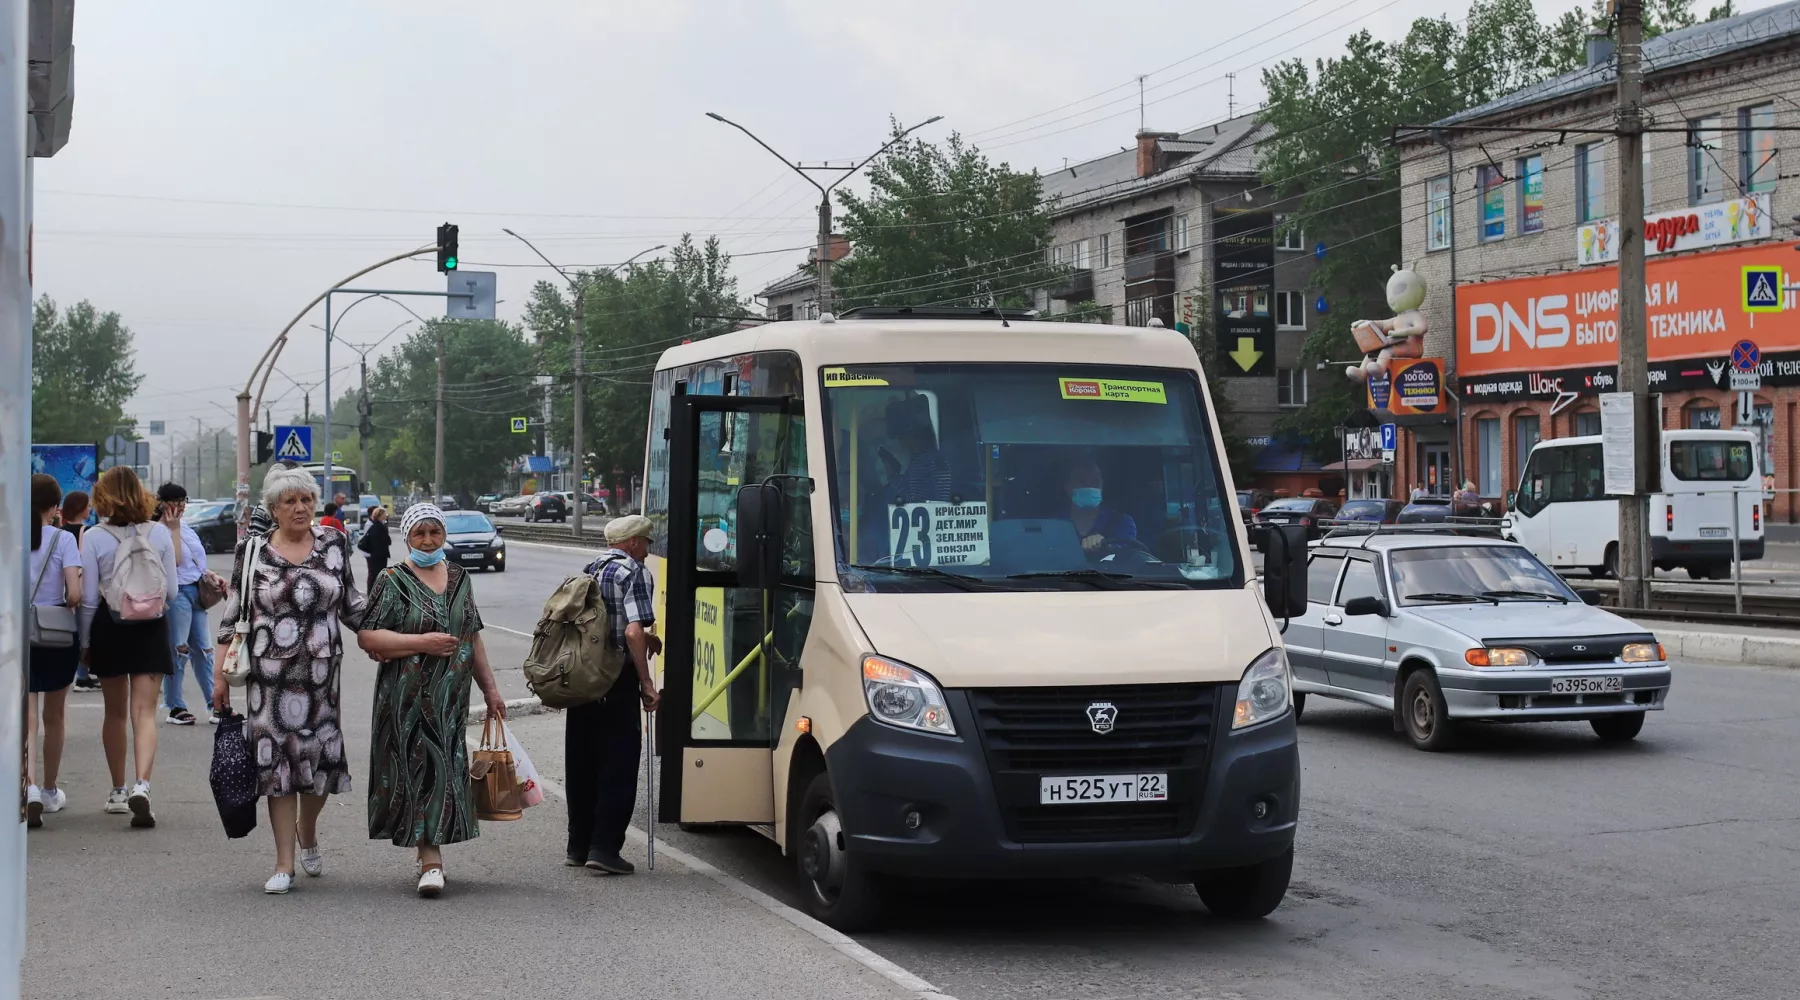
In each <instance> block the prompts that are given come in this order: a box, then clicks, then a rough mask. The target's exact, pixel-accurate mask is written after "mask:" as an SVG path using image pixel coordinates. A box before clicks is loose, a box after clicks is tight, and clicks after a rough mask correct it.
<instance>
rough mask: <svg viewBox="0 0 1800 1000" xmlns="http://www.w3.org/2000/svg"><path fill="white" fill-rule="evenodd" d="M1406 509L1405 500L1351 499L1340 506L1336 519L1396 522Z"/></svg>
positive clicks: (1357, 521)
mask: <svg viewBox="0 0 1800 1000" xmlns="http://www.w3.org/2000/svg"><path fill="white" fill-rule="evenodd" d="M1405 509H1406V501H1405V500H1349V501H1346V502H1345V503H1344V505H1343V506H1342V507H1339V508H1338V512H1337V518H1336V520H1337V522H1338V523H1339V524H1342V523H1344V522H1346V521H1353V522H1356V523H1358V524H1396V523H1398V522H1399V518H1400V512H1401V511H1402V510H1405Z"/></svg>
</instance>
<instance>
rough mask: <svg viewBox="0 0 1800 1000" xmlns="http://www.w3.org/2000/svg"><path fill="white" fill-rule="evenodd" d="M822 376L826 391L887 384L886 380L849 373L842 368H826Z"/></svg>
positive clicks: (859, 373)
mask: <svg viewBox="0 0 1800 1000" xmlns="http://www.w3.org/2000/svg"><path fill="white" fill-rule="evenodd" d="M822 374H824V376H825V388H827V389H844V388H849V387H853V386H859V385H887V384H888V380H887V379H884V378H880V377H878V376H875V375H865V374H863V373H861V372H853V371H849V370H848V369H844V368H827V369H825V370H824V372H823V373H822Z"/></svg>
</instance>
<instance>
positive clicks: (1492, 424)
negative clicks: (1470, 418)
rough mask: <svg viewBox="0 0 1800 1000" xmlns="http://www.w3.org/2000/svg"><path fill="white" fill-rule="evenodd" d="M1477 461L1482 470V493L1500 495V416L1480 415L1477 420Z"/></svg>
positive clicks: (1485, 495)
mask: <svg viewBox="0 0 1800 1000" xmlns="http://www.w3.org/2000/svg"><path fill="white" fill-rule="evenodd" d="M1475 461H1476V465H1477V466H1478V468H1479V470H1480V477H1481V495H1482V496H1484V497H1497V496H1499V495H1500V492H1501V488H1500V477H1501V472H1500V418H1499V417H1480V418H1477V419H1476V421H1475Z"/></svg>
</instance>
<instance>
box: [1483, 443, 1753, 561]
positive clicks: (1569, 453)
mask: <svg viewBox="0 0 1800 1000" xmlns="http://www.w3.org/2000/svg"><path fill="white" fill-rule="evenodd" d="M1660 454H1661V457H1662V489H1663V491H1662V492H1661V493H1658V494H1655V495H1654V496H1652V497H1651V498H1650V508H1649V509H1650V560H1651V563H1652V565H1654V566H1655V568H1656V569H1659V570H1664V569H1676V568H1682V569H1686V570H1687V572H1688V575H1689V576H1691V577H1693V578H1694V579H1696V580H1724V579H1729V578H1730V576H1731V559H1732V531H1733V528H1735V529H1736V531H1737V551H1738V556H1739V558H1741V559H1744V560H1750V559H1761V558H1762V556H1763V504H1764V497H1763V492H1762V488H1763V482H1762V477H1761V475H1760V473H1759V471H1758V469H1757V463H1756V454H1757V438H1756V436H1755V435H1754V434H1752V433H1750V432H1749V431H1737V430H1665V431H1663V435H1662V447H1661V450H1660ZM1604 461H1605V458H1604V455H1603V452H1602V447H1601V439H1600V437H1599V436H1597V435H1596V436H1587V437H1567V438H1555V439H1552V440H1546V441H1539V442H1538V443H1537V444H1536V445H1534V446H1533V447H1532V449H1531V455H1530V457H1529V458H1528V459H1527V460H1526V462H1525V468H1524V471H1523V473H1522V474H1521V476H1520V479H1519V488H1518V491H1517V493H1516V494H1514V496H1513V497H1511V498H1510V499H1509V502H1508V504H1507V506H1508V508H1509V512H1508V515H1507V517H1506V519H1505V520H1504V521H1502V532H1503V534H1505V536H1506V537H1507V538H1510V539H1513V540H1514V541H1517V542H1519V543H1521V544H1523V545H1525V546H1526V547H1527V548H1529V549H1531V551H1532V552H1533V553H1534V554H1535V555H1536V556H1537V557H1538V558H1539V559H1542V560H1543V561H1544V562H1545V563H1546V564H1548V565H1549V566H1551V567H1553V568H1556V569H1586V570H1588V571H1590V572H1592V573H1593V574H1594V575H1596V576H1601V575H1604V576H1617V575H1618V569H1619V501H1618V498H1616V497H1610V496H1607V495H1606V492H1605V479H1606V475H1605V468H1604ZM1734 507H1735V508H1736V511H1737V514H1736V517H1735V518H1734V517H1733V515H1732V510H1733V508H1734Z"/></svg>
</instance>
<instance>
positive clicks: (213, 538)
mask: <svg viewBox="0 0 1800 1000" xmlns="http://www.w3.org/2000/svg"><path fill="white" fill-rule="evenodd" d="M181 519H182V520H183V521H186V522H187V525H188V527H190V528H192V529H194V534H196V535H199V536H200V547H201V548H203V549H205V550H206V552H207V554H208V555H211V554H213V553H215V552H230V551H232V550H233V549H235V548H237V503H236V502H235V501H231V500H202V501H197V502H194V503H190V504H188V509H187V513H185V514H183V515H182V517H181Z"/></svg>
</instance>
